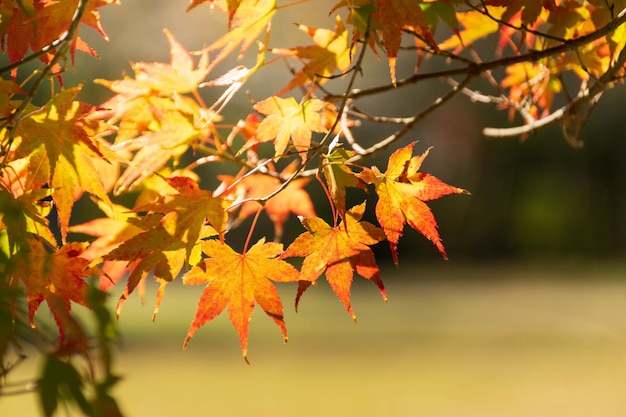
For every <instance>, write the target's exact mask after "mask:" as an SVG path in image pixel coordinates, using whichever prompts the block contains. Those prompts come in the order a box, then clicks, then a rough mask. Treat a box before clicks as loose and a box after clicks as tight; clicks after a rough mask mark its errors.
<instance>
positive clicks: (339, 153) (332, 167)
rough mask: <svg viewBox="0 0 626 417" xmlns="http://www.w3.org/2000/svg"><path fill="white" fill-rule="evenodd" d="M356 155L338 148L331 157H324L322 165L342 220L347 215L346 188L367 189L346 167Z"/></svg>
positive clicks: (329, 190) (331, 195)
mask: <svg viewBox="0 0 626 417" xmlns="http://www.w3.org/2000/svg"><path fill="white" fill-rule="evenodd" d="M355 154H356V152H351V151H347V150H345V149H341V148H337V147H336V148H335V149H333V151H332V152H331V153H330V154H329V155H324V162H323V163H322V172H323V173H324V178H326V185H327V187H328V192H329V193H330V197H331V199H332V201H333V204H334V205H335V208H336V209H337V212H338V214H339V216H340V217H341V218H342V219H344V218H345V214H346V187H355V188H365V186H364V185H363V183H362V182H361V181H360V180H359V178H358V177H356V175H355V174H354V172H352V171H351V170H350V169H349V168H348V167H347V166H346V161H347V160H348V159H350V158H351V157H352V156H354V155H355Z"/></svg>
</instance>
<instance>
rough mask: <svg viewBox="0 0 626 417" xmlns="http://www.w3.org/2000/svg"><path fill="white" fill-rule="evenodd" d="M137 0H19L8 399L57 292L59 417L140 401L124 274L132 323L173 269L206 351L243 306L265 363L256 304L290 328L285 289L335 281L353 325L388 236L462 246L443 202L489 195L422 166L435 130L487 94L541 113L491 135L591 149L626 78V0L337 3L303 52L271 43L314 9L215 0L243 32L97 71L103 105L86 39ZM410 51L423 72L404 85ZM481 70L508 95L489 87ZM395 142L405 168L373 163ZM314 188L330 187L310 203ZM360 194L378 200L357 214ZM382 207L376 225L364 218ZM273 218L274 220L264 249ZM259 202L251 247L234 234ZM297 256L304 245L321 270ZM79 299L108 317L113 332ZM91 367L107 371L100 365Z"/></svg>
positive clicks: (46, 395) (4, 350)
mask: <svg viewBox="0 0 626 417" xmlns="http://www.w3.org/2000/svg"><path fill="white" fill-rule="evenodd" d="M115 3H118V1H117V0H2V1H1V2H0V36H1V39H0V48H1V49H2V52H3V54H4V55H5V56H6V61H8V63H7V64H3V65H4V66H3V67H2V68H1V69H0V73H2V79H1V80H0V90H1V91H2V94H1V95H0V315H1V316H0V318H2V321H1V322H0V324H1V326H2V328H1V329H0V360H1V367H0V379H1V380H2V382H0V394H2V390H3V382H4V381H5V379H6V378H7V376H8V374H9V372H10V371H11V369H12V368H13V367H14V366H15V365H16V364H17V363H18V362H19V361H20V359H19V358H20V357H21V356H20V352H21V351H22V349H23V344H24V343H25V342H26V341H28V340H30V339H32V338H37V337H39V338H44V337H46V335H45V334H44V333H45V332H39V331H38V328H37V327H36V326H35V324H36V320H35V319H36V317H35V316H36V313H37V311H38V310H40V305H41V304H42V302H44V301H45V304H46V305H47V306H48V308H49V310H50V311H51V313H52V316H53V317H54V320H55V323H56V326H57V328H58V335H59V337H58V338H57V340H55V341H52V342H50V343H51V345H52V346H54V348H53V349H52V350H46V349H44V350H43V351H42V355H44V357H45V366H44V367H43V371H42V374H41V375H40V376H39V377H38V385H37V390H38V392H39V395H40V402H41V405H42V411H43V414H44V415H46V416H50V415H53V414H55V412H56V410H57V408H58V402H59V401H61V400H68V401H73V402H74V403H75V404H76V406H77V407H78V408H79V409H80V410H81V411H82V412H83V413H84V414H85V415H96V416H120V415H122V413H121V411H120V408H119V407H118V405H117V403H116V401H115V399H114V398H113V396H112V393H111V390H112V388H113V387H114V386H115V384H116V383H117V381H118V379H119V377H118V376H117V375H116V374H115V373H114V372H113V368H112V352H113V351H112V349H111V345H112V343H114V339H115V338H114V336H115V330H114V327H115V321H114V319H113V316H114V314H111V312H110V311H109V307H108V304H107V303H106V295H107V293H108V292H109V291H110V289H111V288H112V287H114V286H115V285H123V286H125V289H124V291H123V294H122V296H121V298H120V299H119V301H118V303H117V308H116V311H115V315H116V316H118V317H119V316H120V314H121V312H122V307H123V304H124V302H125V300H126V299H127V298H128V297H129V296H131V294H132V293H133V292H134V291H135V289H137V288H139V289H140V292H141V293H143V291H144V286H145V281H146V280H147V279H148V277H153V278H154V279H155V280H156V281H157V282H159V284H160V286H159V289H158V294H157V302H156V306H155V310H154V317H156V315H157V312H158V309H159V307H160V302H161V300H162V298H163V297H164V296H165V288H166V286H167V285H168V284H169V283H170V282H172V281H174V280H176V279H180V280H181V281H182V282H183V284H185V285H196V284H202V285H205V287H204V289H203V290H202V291H201V293H200V295H199V298H198V307H197V311H196V314H195V317H194V318H192V319H191V325H190V328H189V330H188V333H187V337H186V339H185V341H184V345H185V346H187V344H188V342H189V341H190V338H191V337H192V336H193V335H194V333H195V332H196V331H197V330H198V329H199V328H200V327H202V326H204V325H205V324H207V323H208V322H210V321H211V320H212V319H213V318H215V317H217V316H218V315H220V314H221V313H222V312H223V310H224V309H227V311H228V316H229V318H230V320H231V322H232V324H233V326H234V328H235V329H236V331H237V333H238V335H239V339H240V341H241V348H242V352H243V355H244V358H245V359H246V361H247V360H248V359H247V351H248V347H247V346H248V329H249V324H250V319H251V316H252V312H253V309H254V306H255V304H258V305H259V306H260V307H261V309H262V310H263V311H264V312H265V313H266V314H267V315H268V316H269V317H270V318H271V319H272V320H273V321H274V322H275V323H276V324H277V325H278V326H279V328H280V330H281V333H282V335H283V338H284V340H285V341H286V340H287V328H286V325H285V322H284V319H283V307H282V300H281V297H280V295H279V293H278V291H277V289H276V287H275V285H274V283H283V282H294V283H295V282H297V290H296V296H295V303H296V307H297V305H298V303H299V302H300V301H301V298H302V297H303V296H304V294H305V291H306V290H307V289H308V288H309V287H310V286H311V285H316V281H317V279H318V278H319V277H320V276H322V275H324V276H325V278H326V280H327V281H328V282H329V284H330V287H331V288H332V290H333V291H334V292H335V293H336V295H337V297H338V298H339V300H340V302H341V303H342V304H343V305H344V307H345V308H346V310H347V312H348V313H349V315H350V316H352V317H353V318H356V316H355V314H354V311H353V310H352V307H351V304H350V289H351V285H352V282H353V279H354V274H355V273H356V274H357V275H359V276H361V277H363V278H365V279H367V280H369V281H372V282H373V283H374V284H375V285H376V286H377V287H378V288H379V290H380V292H381V294H382V296H383V298H384V299H385V300H386V293H385V289H384V285H383V281H382V278H381V275H380V270H379V267H378V265H377V260H376V258H375V255H374V252H373V251H372V249H371V246H373V245H376V244H378V243H379V242H383V241H387V242H388V245H389V247H390V251H391V255H392V257H393V259H394V261H395V263H396V264H398V263H399V254H398V242H399V240H400V237H401V236H402V234H403V232H404V228H405V225H408V226H409V227H410V228H412V229H414V230H415V231H417V232H418V233H420V234H422V235H423V236H424V237H426V238H427V239H428V240H430V241H431V242H432V243H433V244H434V246H435V247H436V249H437V250H438V251H439V252H440V254H441V255H442V256H443V258H444V259H447V254H446V251H445V249H444V246H443V244H442V240H441V238H440V235H439V232H438V225H437V222H436V220H435V216H434V214H433V213H432V211H431V209H430V208H429V206H428V205H427V202H428V201H431V200H434V199H438V198H440V197H443V196H446V195H450V194H469V193H468V191H466V190H464V189H462V188H459V187H455V186H452V185H448V184H446V183H445V182H443V181H442V180H440V179H438V178H437V177H436V176H434V175H431V174H429V173H426V172H423V171H421V168H422V164H423V162H424V160H425V159H426V157H427V156H428V154H429V152H430V151H431V150H430V149H423V150H422V151H421V152H422V153H421V154H420V155H418V156H414V155H413V153H414V148H415V147H416V142H414V141H413V140H414V138H411V132H412V129H413V128H414V127H415V125H417V124H418V123H419V122H420V121H422V120H424V119H425V118H426V117H427V116H428V115H430V114H431V113H432V112H434V111H435V110H437V109H439V108H441V107H442V106H444V105H445V104H446V103H448V102H449V101H450V100H451V99H452V98H453V97H454V96H456V95H466V96H468V97H469V99H470V100H471V101H476V102H482V103H488V104H493V105H494V106H496V107H497V108H499V109H502V110H506V111H507V112H508V115H509V119H510V121H511V123H519V125H518V126H513V127H485V129H484V134H485V135H486V136H490V137H525V136H526V135H528V134H531V133H532V132H534V131H535V130H537V129H539V128H542V127H545V126H548V125H553V124H558V125H560V126H561V127H562V131H563V135H564V137H565V139H566V140H567V141H568V142H569V143H570V144H572V145H573V146H577V147H578V146H582V144H583V135H582V130H583V127H584V125H585V122H586V120H587V119H588V117H589V115H590V113H591V111H592V110H593V108H594V106H595V105H596V104H597V103H598V101H599V100H600V98H601V96H602V94H603V93H604V92H605V91H607V90H608V89H611V88H613V87H615V86H617V85H619V84H620V82H621V80H622V77H623V75H624V64H625V63H626V53H623V49H624V46H625V45H626V25H624V23H625V22H626V2H624V1H622V0H615V1H609V0H477V1H474V0H432V1H412V0H411V1H409V0H341V1H339V2H337V3H336V4H335V5H334V6H331V7H330V8H329V11H330V18H329V20H328V23H329V24H328V26H329V27H319V28H316V27H311V26H308V25H307V24H306V22H303V23H299V24H298V25H297V26H296V27H295V28H294V30H299V31H302V32H304V33H306V34H307V35H308V36H309V37H310V38H311V44H308V45H296V46H294V45H290V44H289V43H288V42H287V41H286V40H284V39H275V38H273V37H271V36H270V35H271V33H272V22H274V23H273V24H274V25H276V24H279V22H278V20H277V19H276V16H280V14H281V12H283V9H286V8H287V7H294V8H295V7H299V5H300V2H294V3H292V4H286V5H278V4H277V3H276V1H275V0H237V1H223V0H193V1H191V2H190V3H189V4H188V5H187V10H188V11H189V12H190V13H205V12H206V10H202V9H203V8H202V7H200V6H204V5H206V4H210V6H211V7H212V8H214V9H218V10H220V11H223V12H224V15H225V19H226V20H227V22H228V27H227V30H226V31H225V33H224V34H223V35H222V36H221V37H218V38H217V39H214V40H208V41H207V46H206V47H205V48H203V49H201V50H199V51H188V50H187V48H186V47H185V46H184V45H182V44H181V43H180V42H179V41H178V40H177V39H176V37H175V35H174V34H172V33H170V32H169V31H167V30H165V35H164V36H166V37H167V39H168V41H169V47H170V62H167V63H163V62H137V63H134V64H133V65H132V70H133V74H132V75H127V76H124V77H123V78H122V79H119V80H96V81H95V82H96V83H98V84H100V85H102V86H104V87H106V88H108V89H109V90H110V92H111V96H110V98H109V99H108V100H107V101H105V102H104V103H98V104H97V105H93V104H88V103H85V102H82V101H80V100H78V99H77V96H78V94H79V92H80V91H81V89H82V87H83V84H80V85H77V86H66V85H65V83H64V71H65V69H66V68H67V67H68V66H71V65H73V64H74V56H75V53H76V51H77V50H78V51H79V52H85V53H88V54H90V55H94V56H96V55H97V53H96V51H94V50H93V49H92V48H91V47H90V46H89V45H87V44H86V42H84V41H83V40H82V39H81V37H80V36H79V32H80V29H81V28H82V27H83V26H87V27H91V28H93V29H95V30H96V31H97V32H99V33H100V34H101V35H102V36H103V37H105V38H106V36H107V35H106V32H105V30H104V28H103V27H102V24H101V22H100V9H101V8H102V7H105V6H108V5H112V4H115ZM181 7H184V6H181ZM215 18H217V17H215ZM442 27H443V28H442ZM485 38H493V39H495V43H496V45H497V47H496V48H495V51H493V50H491V51H490V53H491V55H489V56H485V53H484V52H482V51H481V49H480V48H479V47H478V46H477V45H476V44H477V43H478V42H479V41H481V40H483V39H485ZM233 54H235V55H237V56H239V57H247V56H252V57H253V58H254V61H253V62H254V65H253V66H251V67H246V66H244V65H237V66H235V67H233V68H231V69H230V70H227V71H226V72H224V73H219V74H216V73H215V72H216V71H217V69H218V68H222V64H224V63H225V62H226V61H227V58H228V57H230V56H231V55H233ZM367 54H374V55H376V56H382V57H384V58H386V59H387V62H388V67H389V78H388V80H387V81H386V82H384V83H382V84H379V85H375V86H371V85H370V84H366V83H365V80H367V77H368V71H367V68H366V66H365V64H364V62H365V61H364V58H365V56H366V55H367ZM403 59H405V60H407V61H409V62H413V63H414V64H415V69H414V72H413V73H412V74H410V75H408V76H404V77H401V76H399V75H398V71H397V68H398V65H399V63H400V62H402V60H403ZM424 60H431V61H433V62H434V61H437V60H439V61H441V64H442V66H441V69H437V70H434V71H426V70H423V69H422V66H421V63H422V62H424ZM283 61H289V62H290V64H289V65H294V66H295V68H294V69H293V70H292V72H291V79H290V80H289V81H288V82H287V83H286V85H284V86H283V87H282V88H281V89H280V90H279V91H276V92H275V94H274V95H272V96H270V97H264V98H262V99H257V98H252V97H254V92H251V95H250V100H251V103H250V106H249V112H248V113H247V114H241V115H240V117H239V118H238V119H237V120H228V119H227V117H226V116H224V109H226V108H228V107H229V105H230V104H231V101H232V98H233V97H234V96H235V95H237V94H242V93H241V88H242V87H243V86H244V85H245V84H246V83H247V82H248V80H250V79H252V78H254V77H255V76H256V75H257V73H258V71H259V70H260V69H262V68H266V67H273V66H275V65H277V64H278V63H282V62H283ZM33 62H36V63H37V64H36V66H37V68H36V69H35V70H34V71H32V66H31V65H32V63H33ZM29 68H30V69H29ZM497 70H501V71H497ZM29 71H32V72H31V73H29ZM566 77H568V80H567V81H566ZM476 79H483V80H485V81H486V85H487V86H488V87H489V88H490V91H487V92H484V91H479V90H477V89H476V88H475V87H473V85H474V84H473V82H474V81H475V80H476ZM572 79H574V80H576V81H575V82H572ZM428 80H443V81H445V83H446V84H447V85H448V86H449V89H448V91H447V92H445V93H444V94H443V95H441V97H439V98H438V99H436V100H434V101H433V102H431V103H430V104H428V105H427V106H426V107H425V108H420V109H411V110H412V111H414V113H413V115H412V116H408V117H392V116H379V115H374V114H370V113H368V112H366V111H363V110H361V109H360V108H359V102H360V100H361V99H363V98H365V97H371V96H375V95H377V94H382V93H387V92H394V91H396V90H400V89H402V88H403V87H406V86H411V85H415V84H417V83H421V82H424V81H428ZM362 82H363V85H364V86H361V85H360V83H362ZM45 83H49V84H50V86H51V89H50V91H51V93H50V94H49V96H48V97H45V94H44V93H43V90H44V89H43V88H42V86H43V85H44V84H45ZM207 89H208V90H210V91H211V92H213V93H216V94H214V95H213V96H215V95H217V96H218V99H217V100H215V101H214V102H213V103H210V104H207V103H206V102H205V100H206V98H205V96H203V94H202V93H203V91H205V90H207ZM42 97H45V98H43V99H42ZM371 124H388V125H393V126H396V130H395V132H393V133H392V134H390V135H388V136H386V137H382V138H377V139H376V140H375V142H374V143H373V144H372V143H368V140H371V139H370V138H369V136H368V135H367V134H365V133H364V132H365V131H366V130H367V126H369V125H371ZM405 139H408V140H410V141H411V142H408V141H407V140H405ZM407 143H408V144H407ZM388 149H391V152H390V155H389V156H388V163H387V168H386V170H385V171H384V172H383V171H381V169H379V168H378V167H377V166H369V167H368V166H366V165H365V164H366V163H367V159H368V158H371V157H372V156H375V155H386V153H385V152H387V150H388ZM433 152H436V149H435V150H434V151H433ZM218 163H219V164H218ZM205 164H216V166H217V167H223V166H225V164H228V165H230V166H233V167H235V171H237V173H236V174H235V175H233V174H232V171H226V170H225V171H223V172H222V173H220V174H219V175H217V180H218V183H219V184H218V185H217V186H216V187H215V188H213V189H209V188H208V186H207V185H206V183H203V182H202V178H201V176H200V175H199V168H200V167H201V166H203V165H205ZM201 184H203V185H204V188H203V187H201ZM314 186H317V187H319V189H320V190H322V191H323V192H324V194H325V195H326V197H327V199H326V201H324V202H319V201H315V202H314V201H313V199H311V198H310V197H309V193H310V189H311V188H312V187H314ZM355 189H364V190H368V191H369V193H368V194H367V195H366V197H364V198H363V199H362V201H361V202H359V203H358V204H356V205H354V204H352V203H351V204H352V205H353V206H352V207H350V208H348V207H346V204H347V202H346V200H347V196H348V194H349V193H352V191H354V190H355ZM85 195H86V196H87V197H88V198H89V199H91V200H92V201H93V202H94V204H95V206H97V208H98V210H94V213H96V212H97V213H99V214H94V216H93V218H92V219H90V220H88V221H86V222H84V223H81V224H76V223H75V222H74V221H73V217H72V214H73V212H74V211H75V204H76V202H77V201H78V200H79V199H81V198H83V196H85ZM358 195H362V193H360V194H358ZM120 196H125V197H126V198H124V199H120V198H119V197H120ZM120 201H125V202H128V201H132V203H130V204H129V203H126V204H127V205H122V204H121V203H120ZM319 204H327V205H329V206H330V213H331V214H330V216H329V218H326V219H324V218H321V217H318V215H317V211H316V207H317V205H319ZM368 205H369V206H372V207H374V212H375V219H372V221H366V220H363V216H364V213H365V208H366V206H368ZM53 212H54V213H55V214H56V219H57V224H54V222H51V220H50V219H51V214H52V213H53ZM263 213H264V214H263ZM261 215H266V216H268V217H269V219H270V220H271V222H272V223H273V225H274V234H273V236H271V237H267V236H265V237H260V238H259V239H258V240H257V243H255V244H252V245H250V242H251V240H252V237H253V236H254V235H255V233H257V232H258V231H257V230H256V225H257V222H258V219H259V218H260V216H261ZM251 216H254V217H253V220H252V222H251V224H250V230H249V233H248V238H247V240H246V242H245V244H244V246H243V250H242V251H241V252H238V251H237V250H236V249H234V248H235V245H236V242H231V241H230V239H229V233H228V232H229V231H230V230H233V229H235V228H237V227H242V225H244V224H248V223H245V220H246V219H248V218H249V217H251ZM290 216H299V217H300V220H301V224H302V226H303V227H302V229H301V231H300V234H299V235H297V236H296V237H295V239H293V241H291V242H285V243H284V244H283V243H281V241H282V239H283V237H284V230H283V226H284V224H285V222H286V221H288V219H289V217H290ZM374 221H375V222H377V224H375V223H373V222H374ZM272 240H273V241H272ZM294 258H302V260H301V264H300V266H299V267H296V266H295V265H298V261H296V260H295V259H294ZM120 281H121V283H120V284H118V282H120ZM273 282H274V283H273ZM74 304H77V305H80V306H83V307H86V308H87V310H88V311H90V312H91V313H92V314H93V315H94V317H95V318H96V329H91V331H92V332H95V339H92V338H91V336H90V335H89V330H90V329H88V328H87V327H86V326H85V325H84V324H83V323H82V321H81V319H80V318H79V316H78V315H77V314H76V313H75V309H72V307H73V305H74ZM5 317H8V318H9V319H5ZM31 327H32V329H31V330H30V331H29V330H28V329H29V328H31ZM26 335H27V336H26ZM93 340H95V345H94V342H93ZM38 345H41V343H38ZM80 359H83V360H86V361H87V362H88V363H89V366H87V367H86V370H85V369H83V367H82V366H81V362H80ZM85 385H89V386H90V388H91V389H90V390H88V389H87V388H86V387H85Z"/></svg>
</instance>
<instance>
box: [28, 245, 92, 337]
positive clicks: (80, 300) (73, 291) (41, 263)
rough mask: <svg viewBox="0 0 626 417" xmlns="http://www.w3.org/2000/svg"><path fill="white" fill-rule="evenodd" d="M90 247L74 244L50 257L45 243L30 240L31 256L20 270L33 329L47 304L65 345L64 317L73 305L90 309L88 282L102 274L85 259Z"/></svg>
mask: <svg viewBox="0 0 626 417" xmlns="http://www.w3.org/2000/svg"><path fill="white" fill-rule="evenodd" d="M86 246H87V244H86V243H82V242H72V243H68V244H67V245H65V246H63V247H61V248H60V249H58V250H56V251H54V252H52V253H50V252H49V251H48V250H47V249H46V247H45V246H44V244H43V243H42V242H40V241H38V240H35V239H30V240H29V254H28V256H27V257H25V259H23V260H21V261H20V262H19V264H18V267H17V271H16V275H17V277H19V278H21V279H22V281H23V282H24V285H25V287H26V299H27V301H28V315H29V317H30V321H31V325H32V326H33V327H34V326H35V323H34V317H35V313H36V312H37V309H38V308H39V306H40V305H41V303H42V302H43V301H45V302H46V303H47V304H48V306H49V308H50V311H51V312H52V314H53V316H54V318H55V320H56V323H57V326H58V328H59V333H60V335H61V344H63V338H64V335H65V320H64V317H67V313H69V311H70V309H71V302H75V303H77V304H80V305H83V306H89V303H88V302H87V299H86V293H85V291H86V289H87V283H86V282H85V280H84V278H88V277H92V276H97V275H99V274H100V273H101V271H100V270H99V269H98V268H94V267H89V261H88V260H87V259H85V258H83V257H82V253H83V251H84V249H85V247H86Z"/></svg>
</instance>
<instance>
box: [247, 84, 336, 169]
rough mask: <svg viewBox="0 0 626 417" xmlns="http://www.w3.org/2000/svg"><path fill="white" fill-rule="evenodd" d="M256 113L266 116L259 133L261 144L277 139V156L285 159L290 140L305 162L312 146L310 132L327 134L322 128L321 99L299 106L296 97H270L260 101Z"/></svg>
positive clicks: (322, 104)
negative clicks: (282, 156)
mask: <svg viewBox="0 0 626 417" xmlns="http://www.w3.org/2000/svg"><path fill="white" fill-rule="evenodd" d="M254 109H255V110H256V111H258V112H259V113H262V114H264V115H266V116H267V117H266V118H265V119H263V121H262V122H261V124H260V125H259V127H258V129H257V131H256V137H257V138H258V139H259V140H260V141H264V142H266V141H270V140H273V139H275V141H274V148H275V149H276V153H275V155H282V154H283V153H284V152H285V149H287V144H288V143H289V138H291V141H292V142H293V145H294V147H295V148H296V150H297V151H298V152H301V154H300V157H301V158H302V159H303V160H306V158H307V154H306V152H307V151H308V150H309V148H310V146H311V135H312V133H311V132H321V133H323V132H326V131H327V129H326V128H325V127H324V125H323V124H322V118H321V116H320V113H319V112H320V111H321V110H323V109H324V102H323V101H322V100H319V99H309V100H306V101H305V102H304V103H301V104H298V103H297V102H296V100H295V99H294V98H293V97H289V98H281V97H276V96H273V97H270V98H267V99H265V100H263V101H259V102H258V103H256V104H255V105H254Z"/></svg>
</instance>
